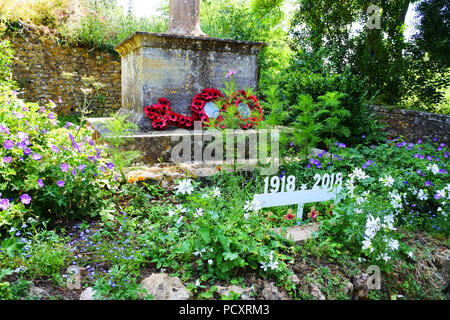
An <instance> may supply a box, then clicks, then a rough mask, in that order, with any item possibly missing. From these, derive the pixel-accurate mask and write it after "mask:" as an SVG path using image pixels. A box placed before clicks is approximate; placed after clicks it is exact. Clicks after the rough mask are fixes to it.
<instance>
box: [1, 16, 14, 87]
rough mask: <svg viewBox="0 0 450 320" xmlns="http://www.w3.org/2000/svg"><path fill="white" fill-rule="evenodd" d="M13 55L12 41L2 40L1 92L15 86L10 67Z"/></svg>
mask: <svg viewBox="0 0 450 320" xmlns="http://www.w3.org/2000/svg"><path fill="white" fill-rule="evenodd" d="M1 27H2V25H1V24H0V28H1ZM0 33H1V31H0ZM13 56H14V51H13V50H12V49H11V44H10V42H9V41H8V40H2V41H0V92H2V91H5V90H8V89H13V88H14V87H15V83H14V81H12V79H11V78H12V76H11V68H10V66H11V63H12V59H13Z"/></svg>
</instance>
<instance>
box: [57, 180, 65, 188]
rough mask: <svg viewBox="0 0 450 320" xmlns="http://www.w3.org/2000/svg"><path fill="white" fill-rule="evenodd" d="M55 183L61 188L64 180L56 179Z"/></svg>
mask: <svg viewBox="0 0 450 320" xmlns="http://www.w3.org/2000/svg"><path fill="white" fill-rule="evenodd" d="M56 184H57V185H58V187H60V188H62V187H64V185H65V184H66V182H65V181H64V180H58V181H57V182H56Z"/></svg>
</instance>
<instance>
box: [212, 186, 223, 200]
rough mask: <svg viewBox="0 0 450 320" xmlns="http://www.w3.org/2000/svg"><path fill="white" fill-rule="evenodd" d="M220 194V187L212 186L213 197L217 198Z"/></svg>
mask: <svg viewBox="0 0 450 320" xmlns="http://www.w3.org/2000/svg"><path fill="white" fill-rule="evenodd" d="M221 195H222V193H221V192H220V189H219V188H218V187H215V188H214V190H213V195H212V196H213V197H214V198H218V197H220V196H221Z"/></svg>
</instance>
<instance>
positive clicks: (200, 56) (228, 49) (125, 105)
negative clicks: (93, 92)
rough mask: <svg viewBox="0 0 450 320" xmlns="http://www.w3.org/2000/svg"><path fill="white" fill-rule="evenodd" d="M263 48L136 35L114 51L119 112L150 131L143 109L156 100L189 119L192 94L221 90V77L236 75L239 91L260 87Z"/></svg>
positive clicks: (221, 41) (212, 40)
mask: <svg viewBox="0 0 450 320" xmlns="http://www.w3.org/2000/svg"><path fill="white" fill-rule="evenodd" d="M265 45H266V44H265V43H261V42H249V41H236V40H229V39H215V38H209V37H195V36H185V35H176V34H160V33H148V32H135V33H134V35H132V36H131V37H129V38H127V39H125V40H124V41H122V42H121V43H120V44H119V45H117V46H116V47H115V50H116V51H117V52H118V53H119V55H120V57H121V69H122V74H121V77H122V108H121V109H120V113H121V114H129V115H130V118H129V120H130V121H132V122H134V123H135V124H137V125H138V126H139V127H140V128H142V129H143V130H151V125H150V122H148V120H147V119H146V118H145V114H144V108H145V107H147V106H149V105H152V104H155V103H157V101H158V99H159V98H166V99H168V100H169V101H170V102H171V107H172V109H173V111H174V112H176V113H179V114H182V115H188V116H190V115H191V110H190V106H191V104H192V99H193V98H194V96H195V95H196V94H198V93H199V92H201V91H202V90H203V89H205V88H216V89H219V90H220V89H222V88H224V87H225V84H224V82H225V80H226V79H225V74H227V73H228V72H229V71H230V70H231V69H234V70H236V74H235V76H234V80H235V81H236V87H237V88H239V89H246V88H252V89H253V90H255V89H256V88H257V83H258V69H257V57H258V54H259V52H260V50H261V49H262V48H263V47H264V46H265Z"/></svg>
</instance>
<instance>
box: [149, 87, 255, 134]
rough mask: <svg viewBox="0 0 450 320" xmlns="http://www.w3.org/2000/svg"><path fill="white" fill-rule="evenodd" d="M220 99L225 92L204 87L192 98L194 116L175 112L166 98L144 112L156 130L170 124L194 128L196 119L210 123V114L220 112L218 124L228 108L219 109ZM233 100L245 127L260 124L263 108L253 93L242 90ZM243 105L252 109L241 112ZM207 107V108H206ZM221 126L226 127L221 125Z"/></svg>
mask: <svg viewBox="0 0 450 320" xmlns="http://www.w3.org/2000/svg"><path fill="white" fill-rule="evenodd" d="M219 99H224V96H223V94H222V93H221V92H220V91H219V90H217V89H215V88H207V89H203V91H202V92H201V93H198V94H197V95H195V97H194V98H193V99H192V104H191V111H192V117H189V116H185V115H182V114H179V113H176V112H173V111H172V108H171V107H170V101H169V100H167V99H166V98H161V99H159V100H158V103H157V104H156V105H151V106H147V107H146V108H145V109H144V112H145V115H146V116H147V118H149V119H150V120H151V121H152V127H153V129H155V130H165V129H167V126H168V125H175V126H177V127H179V128H185V129H192V128H193V126H194V121H201V122H202V123H203V124H205V125H209V124H210V121H209V119H210V117H209V116H214V115H216V114H217V113H219V114H218V115H217V117H215V119H216V125H220V123H221V122H222V120H223V117H222V115H221V112H222V111H223V110H224V109H226V106H224V107H223V108H222V110H219V108H218V107H217V105H216V104H215V103H214V102H215V101H217V100H219ZM232 101H233V103H235V104H236V106H237V108H238V112H237V114H236V116H238V117H239V118H240V119H241V120H242V121H243V125H242V128H243V129H249V128H252V127H256V126H258V124H259V121H261V120H262V110H261V106H260V104H259V102H258V100H257V99H256V97H255V96H253V95H252V96H249V97H247V93H246V92H245V91H243V90H241V91H238V92H236V93H235V94H234V95H233V98H232ZM242 106H248V109H249V110H250V111H248V110H247V111H248V112H247V113H246V112H242V110H241V111H240V112H239V110H240V108H241V107H242ZM205 107H207V110H205ZM254 111H257V112H258V116H250V115H251V113H254ZM208 114H209V116H208ZM221 128H224V127H223V126H221Z"/></svg>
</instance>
